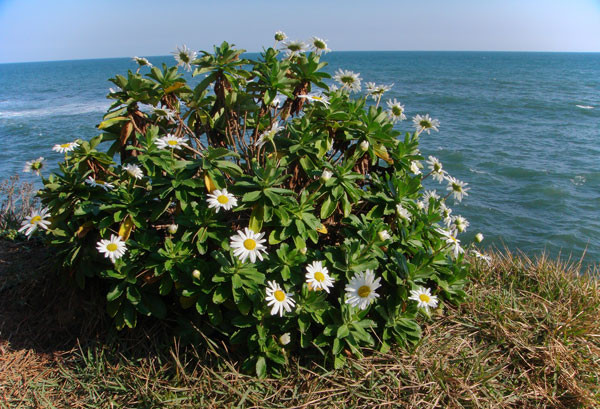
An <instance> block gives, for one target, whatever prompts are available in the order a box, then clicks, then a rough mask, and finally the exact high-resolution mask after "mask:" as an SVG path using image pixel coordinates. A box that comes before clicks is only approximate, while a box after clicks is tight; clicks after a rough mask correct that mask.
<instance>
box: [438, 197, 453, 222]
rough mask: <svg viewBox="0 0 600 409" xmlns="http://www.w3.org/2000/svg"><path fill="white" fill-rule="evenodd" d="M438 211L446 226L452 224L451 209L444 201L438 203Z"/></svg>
mask: <svg viewBox="0 0 600 409" xmlns="http://www.w3.org/2000/svg"><path fill="white" fill-rule="evenodd" d="M439 212H440V216H442V219H443V220H444V223H445V224H446V226H450V225H451V224H452V216H451V214H452V209H451V208H449V207H448V206H446V203H444V202H442V203H440V208H439Z"/></svg>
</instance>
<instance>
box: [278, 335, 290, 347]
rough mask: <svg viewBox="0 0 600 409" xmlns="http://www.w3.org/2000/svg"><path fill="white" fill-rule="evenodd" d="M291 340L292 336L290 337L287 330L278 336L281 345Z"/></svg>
mask: <svg viewBox="0 0 600 409" xmlns="http://www.w3.org/2000/svg"><path fill="white" fill-rule="evenodd" d="M291 340H292V338H291V337H290V333H289V332H286V333H285V334H283V335H282V336H280V337H279V343H280V344H281V345H287V344H289V343H290V341H291Z"/></svg>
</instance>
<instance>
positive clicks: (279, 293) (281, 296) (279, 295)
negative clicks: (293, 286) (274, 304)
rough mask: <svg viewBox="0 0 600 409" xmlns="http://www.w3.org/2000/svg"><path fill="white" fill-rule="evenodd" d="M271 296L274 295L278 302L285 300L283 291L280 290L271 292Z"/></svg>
mask: <svg viewBox="0 0 600 409" xmlns="http://www.w3.org/2000/svg"><path fill="white" fill-rule="evenodd" d="M273 296H274V297H275V299H276V300H277V301H279V302H281V301H283V300H285V293H284V292H283V291H281V290H277V291H275V292H274V293H273Z"/></svg>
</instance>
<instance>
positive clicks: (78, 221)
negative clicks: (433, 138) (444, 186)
mask: <svg viewBox="0 0 600 409" xmlns="http://www.w3.org/2000/svg"><path fill="white" fill-rule="evenodd" d="M280 39H281V35H280V37H279V40H280ZM317 40H318V41H321V42H320V43H318V41H317ZM324 44H325V43H324V42H323V41H322V40H319V39H315V41H314V44H313V46H314V47H315V51H314V52H308V51H306V49H305V44H303V43H301V42H284V43H283V44H282V47H281V49H283V50H285V51H286V54H285V55H283V54H282V53H281V51H280V50H278V49H276V48H275V47H271V48H268V49H266V50H264V51H263V52H262V53H261V54H260V56H259V58H258V59H257V60H250V59H246V58H245V57H244V55H243V52H244V50H237V49H234V48H232V46H230V45H229V44H228V43H225V42H224V43H222V44H221V45H220V46H218V47H215V48H214V52H213V53H209V52H202V53H201V55H200V56H198V57H197V56H196V54H195V53H194V52H191V51H190V50H188V49H187V48H185V47H183V48H181V49H178V51H177V52H176V54H175V58H176V60H177V61H178V63H179V64H178V65H179V66H183V67H184V68H186V69H188V70H191V69H192V68H193V75H194V76H200V80H199V81H196V82H195V85H194V86H192V85H190V84H189V83H188V81H187V80H186V79H185V78H184V76H182V74H181V73H180V72H179V71H178V67H177V66H173V67H168V66H167V65H165V64H163V65H162V67H160V68H159V67H152V66H151V65H150V64H149V62H148V61H147V60H145V59H143V58H137V57H136V61H137V62H138V63H139V64H140V69H138V70H137V72H132V71H129V72H128V73H127V76H121V75H117V76H115V77H114V78H112V79H111V80H110V81H112V83H114V84H115V85H116V86H117V89H116V90H111V92H110V94H109V95H108V98H110V99H112V100H114V103H113V104H112V105H111V107H110V109H109V111H108V113H107V114H106V115H105V116H104V120H103V122H101V123H100V125H99V126H98V128H99V129H100V130H102V131H103V132H102V133H101V134H100V135H98V136H96V137H94V138H92V139H91V140H89V141H84V140H77V141H75V142H72V143H65V144H62V145H56V146H55V147H54V149H55V150H57V151H61V152H64V153H65V160H64V162H62V163H60V171H59V172H58V173H56V174H52V175H50V176H49V177H48V178H47V179H43V182H44V189H43V191H42V192H41V193H40V198H41V200H42V202H43V203H44V205H45V206H47V208H48V209H49V211H50V214H51V216H47V215H46V214H38V215H37V216H38V217H39V218H38V219H36V220H37V221H39V220H43V221H46V217H49V220H50V221H51V225H50V226H49V227H48V228H47V238H48V240H49V242H50V243H51V244H52V245H53V246H55V247H56V257H57V259H58V260H60V263H61V265H62V267H63V268H64V269H66V270H67V271H69V272H70V273H71V274H72V275H73V277H75V279H76V280H77V282H78V283H79V284H80V285H81V286H83V285H84V284H85V280H86V278H88V277H100V278H101V279H103V280H106V281H107V282H108V283H110V290H109V291H108V294H107V310H108V313H109V314H110V315H111V316H112V317H113V318H114V322H115V325H116V326H117V328H119V329H120V328H124V327H130V328H133V327H135V326H136V323H137V318H138V316H139V315H140V314H141V315H144V316H150V315H151V316H155V317H157V318H160V319H164V318H167V317H170V318H174V317H176V316H182V315H184V313H185V315H186V316H187V317H188V319H190V320H191V322H192V323H193V324H194V325H195V326H196V327H197V328H199V329H201V331H202V332H203V333H205V334H209V335H210V336H212V337H219V338H223V339H227V340H228V342H230V344H232V345H238V347H237V349H238V351H240V352H241V353H243V354H244V356H245V358H246V360H245V361H244V364H243V367H244V368H245V369H247V370H255V371H256V372H257V373H258V374H259V375H261V376H262V375H264V374H265V373H266V371H267V365H268V366H269V367H270V370H271V371H274V372H277V371H280V370H281V368H282V365H284V364H285V362H286V359H287V356H288V354H289V353H290V352H291V351H293V350H305V352H311V351H313V352H314V351H318V352H320V353H322V354H323V355H324V356H325V359H326V360H330V359H332V360H333V362H334V364H335V366H336V367H339V366H341V365H343V364H344V362H345V355H346V354H350V353H351V354H354V355H357V356H360V354H361V349H360V347H362V346H367V347H372V348H379V349H381V350H387V349H389V347H390V345H391V344H392V343H399V344H401V345H409V344H411V343H414V342H416V341H417V340H418V339H419V338H420V336H421V329H420V326H419V324H418V323H417V321H416V318H417V315H418V314H419V312H421V313H422V314H424V315H425V316H428V315H429V308H430V307H431V308H436V307H437V303H438V298H439V301H441V300H446V301H453V302H454V301H459V300H460V299H461V298H463V296H464V295H465V294H464V291H463V286H464V285H465V282H466V276H467V265H466V262H465V260H464V259H463V257H464V255H463V250H462V248H461V247H460V243H459V241H458V240H457V239H456V229H458V230H460V231H462V230H464V228H466V224H465V223H466V221H465V220H464V219H462V218H460V219H459V218H452V217H450V211H451V210H450V209H449V208H447V207H446V206H445V200H446V198H448V197H449V196H450V195H452V194H453V195H454V197H455V199H457V200H461V199H462V196H463V195H465V194H466V190H467V188H465V187H464V186H465V185H464V184H463V183H462V182H460V181H458V180H456V179H454V178H451V177H450V176H448V175H447V174H446V173H445V171H444V170H442V167H441V164H440V163H439V162H437V160H436V159H435V158H431V157H430V160H429V164H430V167H431V169H432V171H431V172H430V173H429V174H427V175H423V174H422V172H421V168H422V165H421V163H420V161H421V160H423V157H422V156H421V154H420V152H419V150H418V144H419V137H420V135H421V134H422V132H427V133H429V131H430V130H432V129H433V130H437V128H436V127H437V126H438V122H437V121H436V120H433V119H431V118H430V117H429V116H428V115H427V116H416V117H415V118H414V122H415V125H416V131H414V132H407V133H405V134H403V135H402V134H401V132H400V131H398V130H396V128H395V124H396V122H399V121H401V120H403V119H405V117H404V107H403V106H402V105H400V104H399V103H398V102H397V101H395V100H394V101H389V102H388V103H387V107H388V109H387V110H386V109H384V108H383V107H381V106H380V101H381V98H382V95H383V93H384V92H386V91H387V90H388V89H389V87H387V86H376V85H375V84H371V83H369V84H367V89H368V92H367V95H365V96H358V97H356V98H354V97H353V93H355V92H358V91H359V90H360V76H359V75H358V74H356V73H353V72H350V71H343V70H339V71H338V72H337V73H336V75H335V76H334V79H335V80H336V81H337V82H338V83H339V89H338V88H337V87H336V86H333V85H331V83H332V82H331V80H330V78H331V76H330V75H329V74H327V73H326V72H324V71H322V69H323V68H324V67H325V66H326V63H324V62H322V61H321V56H322V54H323V51H327V46H326V44H325V45H324ZM323 45H324V46H323ZM144 66H146V67H144ZM142 69H143V70H147V69H149V72H148V73H147V74H145V75H142V74H141V73H140V70H142ZM371 97H372V98H373V101H374V102H373V103H368V102H369V101H368V100H369V99H370V98H371ZM101 147H103V148H101ZM115 158H116V159H115ZM430 175H431V177H433V178H434V179H437V180H438V181H439V182H442V181H447V182H448V190H449V192H448V196H446V197H444V198H440V197H439V196H438V195H437V194H435V191H433V192H425V191H424V188H423V184H422V181H423V179H425V178H427V177H428V176H430ZM32 216H33V215H32ZM444 219H445V221H446V222H447V228H446V229H443V228H441V227H440V225H439V224H438V223H439V222H441V221H443V220H444ZM28 223H29V224H28ZM24 225H25V226H28V225H36V224H35V222H34V221H33V220H32V219H28V220H25V222H24ZM36 226H37V225H36ZM39 227H41V228H44V227H45V226H39ZM420 307H421V308H420ZM186 310H187V311H186Z"/></svg>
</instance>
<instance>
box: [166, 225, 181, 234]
mask: <svg viewBox="0 0 600 409" xmlns="http://www.w3.org/2000/svg"><path fill="white" fill-rule="evenodd" d="M178 228H179V226H177V225H176V224H170V225H169V227H167V231H168V232H169V233H170V234H175V233H177V229H178Z"/></svg>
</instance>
